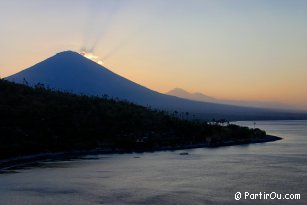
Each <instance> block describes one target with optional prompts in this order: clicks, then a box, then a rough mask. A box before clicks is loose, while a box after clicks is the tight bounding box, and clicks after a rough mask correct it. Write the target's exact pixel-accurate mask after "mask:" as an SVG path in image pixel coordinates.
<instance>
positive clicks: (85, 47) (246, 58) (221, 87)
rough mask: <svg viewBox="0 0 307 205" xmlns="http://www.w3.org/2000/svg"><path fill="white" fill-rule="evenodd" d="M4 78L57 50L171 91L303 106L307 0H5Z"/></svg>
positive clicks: (1, 31)
mask: <svg viewBox="0 0 307 205" xmlns="http://www.w3.org/2000/svg"><path fill="white" fill-rule="evenodd" d="M0 8H1V12H0V76H1V77H6V76H9V75H11V74H14V73H16V72H18V71H21V70H23V69H25V68H28V67H30V66H32V65H33V64H36V63H38V62H40V61H42V60H44V59H46V58H48V57H50V56H52V55H54V54H55V53H58V52H61V51H65V50H73V51H78V52H81V51H86V52H92V53H93V54H94V55H96V56H98V57H99V59H100V60H101V61H102V63H103V65H104V66H105V67H107V68H109V69H110V70H112V71H113V72H115V73H118V74H120V75H122V76H124V77H126V78H128V79H130V80H132V81H134V82H137V83H139V84H142V85H144V86H146V87H148V88H151V89H153V90H156V91H159V92H162V93H165V92H167V91H169V90H171V89H173V88H177V87H179V88H183V89H185V90H187V91H190V92H202V93H204V94H206V95H209V96H212V97H215V98H219V99H232V100H255V101H276V102H280V103H284V104H288V105H291V106H293V107H296V108H300V109H307V1H305V0H146V1H144V0H112V1H110V0H87V1H85V0H61V1H60V0H27V1H25V0H0Z"/></svg>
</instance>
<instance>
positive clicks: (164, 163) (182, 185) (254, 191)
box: [0, 121, 307, 205]
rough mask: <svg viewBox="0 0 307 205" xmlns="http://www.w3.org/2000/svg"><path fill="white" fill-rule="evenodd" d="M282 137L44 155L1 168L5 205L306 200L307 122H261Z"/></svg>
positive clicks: (173, 204) (183, 204)
mask: <svg viewBox="0 0 307 205" xmlns="http://www.w3.org/2000/svg"><path fill="white" fill-rule="evenodd" d="M236 124H239V125H243V126H249V127H254V126H255V127H258V128H260V129H263V130H265V131H266V132H267V133H268V134H271V135H275V136H279V137H282V138H283V140H279V141H275V142H267V143H259V144H249V145H237V146H227V147H218V148H197V149H187V150H177V151H159V152H152V153H131V154H105V155H88V156H83V157H80V158H76V159H69V160H68V159H65V160H57V161H52V160H49V161H48V160H46V161H42V162H38V163H35V164H30V165H25V166H23V167H18V168H15V169H11V170H10V171H8V172H3V173H2V174H0V205H41V204H42V205H49V204H50V205H90V204H95V205H96V204H97V205H98V204H105V205H109V204H110V205H128V204H129V205H130V204H132V205H134V204H136V205H152V204H155V205H164V204H165V205H168V204H170V205H198V204H199V205H204V204H209V205H210V204H304V205H306V204H307V121H257V122H255V124H254V122H236Z"/></svg>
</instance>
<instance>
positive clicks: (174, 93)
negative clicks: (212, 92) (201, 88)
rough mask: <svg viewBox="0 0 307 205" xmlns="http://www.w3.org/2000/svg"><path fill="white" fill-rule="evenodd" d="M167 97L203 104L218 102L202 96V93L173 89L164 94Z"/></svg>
mask: <svg viewBox="0 0 307 205" xmlns="http://www.w3.org/2000/svg"><path fill="white" fill-rule="evenodd" d="M166 94H167V95H172V96H176V97H180V98H186V99H190V100H196V101H203V102H218V100H217V99H215V98H213V97H210V96H207V95H204V94H202V93H189V92H188V91H186V90H184V89H181V88H174V89H173V90H170V91H169V92H167V93H166Z"/></svg>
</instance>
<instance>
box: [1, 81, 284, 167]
mask: <svg viewBox="0 0 307 205" xmlns="http://www.w3.org/2000/svg"><path fill="white" fill-rule="evenodd" d="M0 113H1V115H0V120H1V124H0V127H1V128H0V132H1V135H0V140H1V143H0V159H1V160H2V162H4V161H3V160H7V159H11V158H14V157H21V158H20V159H22V157H23V156H28V155H34V158H35V156H37V157H38V158H42V157H43V158H44V157H52V156H53V155H63V154H67V153H76V154H84V153H114V152H116V153H124V152H125V153H126V152H144V151H157V150H175V149H187V148H197V147H218V146H226V145H237V144H248V143H259V142H268V141H275V140H279V139H281V138H279V137H275V136H269V135H267V134H266V132H265V131H263V130H260V129H250V128H247V127H240V126H237V125H233V124H230V123H228V122H226V121H220V122H216V123H207V122H195V121H189V120H185V119H179V118H178V117H177V116H175V115H174V114H170V113H167V112H165V111H160V110H154V109H150V108H147V107H143V106H139V105H135V104H133V103H129V102H127V101H121V100H117V99H111V98H107V97H98V96H97V97H94V96H81V95H76V94H71V93H68V92H60V91H55V90H50V89H47V88H45V87H44V86H43V85H42V84H38V85H36V86H35V87H34V88H33V87H29V86H26V85H21V84H15V83H12V82H8V81H5V80H0ZM23 158H24V159H27V157H23ZM28 159H29V158H28ZM30 159H32V158H31V157H30Z"/></svg>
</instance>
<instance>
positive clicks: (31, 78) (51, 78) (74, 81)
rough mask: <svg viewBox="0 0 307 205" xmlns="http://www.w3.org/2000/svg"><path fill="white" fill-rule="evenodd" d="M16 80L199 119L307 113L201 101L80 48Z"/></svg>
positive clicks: (14, 77) (285, 116) (286, 116)
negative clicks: (130, 74)
mask: <svg viewBox="0 0 307 205" xmlns="http://www.w3.org/2000/svg"><path fill="white" fill-rule="evenodd" d="M5 79H6V80H8V81H12V82H15V83H21V84H28V85H29V86H35V85H36V84H39V83H40V84H44V85H45V86H46V87H49V88H51V89H56V90H60V91H66V92H67V91H68V92H72V93H75V94H82V95H93V96H105V95H107V96H109V97H112V98H116V99H120V100H127V101H129V102H132V103H136V104H139V105H143V106H148V107H153V108H156V109H163V110H167V111H169V112H174V111H178V112H185V113H186V112H189V116H192V115H193V117H194V118H197V119H206V120H211V119H213V118H215V119H219V118H225V119H228V120H260V119H262V120H263V119H266V120H269V119H270V120H271V119H303V118H307V114H301V113H297V112H290V111H284V110H274V109H262V108H250V107H241V106H233V105H226V104H218V103H210V102H198V101H193V100H188V99H183V98H179V97H175V96H170V95H166V94H162V93H159V92H156V91H154V90H151V89H149V88H146V87H144V86H142V85H139V84H137V83H135V82H133V81H130V80H128V79H126V78H124V77H122V76H120V75H117V74H116V73H114V72H112V71H110V70H109V69H107V68H105V67H104V66H101V65H99V64H97V63H95V62H93V61H91V60H89V59H87V58H85V57H84V56H82V55H80V54H79V53H77V52H73V51H64V52H60V53H58V54H56V55H54V56H52V57H50V58H48V59H46V60H44V61H42V62H40V63H38V64H36V65H34V66H32V67H30V68H27V69H25V70H23V71H21V72H19V73H16V74H14V75H11V76H9V77H7V78H5Z"/></svg>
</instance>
